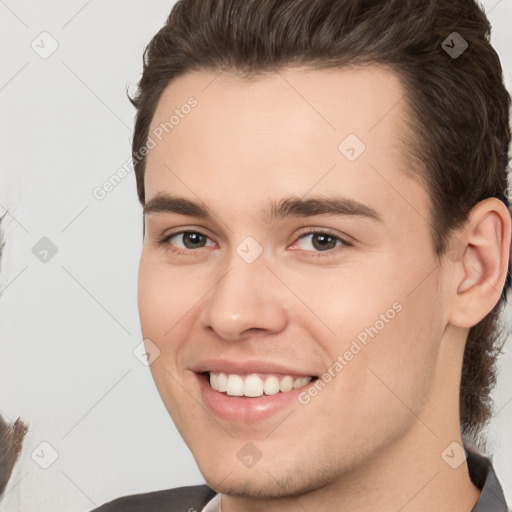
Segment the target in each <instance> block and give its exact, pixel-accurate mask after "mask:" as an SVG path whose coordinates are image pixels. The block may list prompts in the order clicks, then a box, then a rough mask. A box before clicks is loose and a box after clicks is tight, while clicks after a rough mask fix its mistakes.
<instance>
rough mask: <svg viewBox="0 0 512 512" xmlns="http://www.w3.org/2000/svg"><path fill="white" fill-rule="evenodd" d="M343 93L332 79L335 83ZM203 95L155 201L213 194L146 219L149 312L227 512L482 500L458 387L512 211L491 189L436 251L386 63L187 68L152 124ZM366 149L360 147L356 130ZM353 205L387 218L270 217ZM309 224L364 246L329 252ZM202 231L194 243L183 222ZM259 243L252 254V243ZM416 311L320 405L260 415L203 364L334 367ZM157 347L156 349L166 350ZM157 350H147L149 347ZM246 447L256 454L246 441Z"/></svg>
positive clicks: (157, 370)
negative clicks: (298, 207)
mask: <svg viewBox="0 0 512 512" xmlns="http://www.w3.org/2000/svg"><path fill="white" fill-rule="evenodd" d="M334 91H336V93H334ZM190 96H194V97H195V98H196V99H197V101H198V105H197V106H196V108H195V109H194V110H192V111H191V113H190V114H189V115H188V116H186V117H185V118H184V119H181V120H180V123H179V124H178V125H176V126H175V127H174V129H173V130H172V131H169V133H168V134H167V135H165V136H164V137H163V138H162V141H160V142H159V143H158V144H157V145H156V146H155V147H154V148H153V149H152V150H151V151H150V153H149V155H148V159H147V169H146V176H145V187H146V204H147V203H148V202H149V201H150V200H151V199H153V198H154V197H156V196H157V195H158V194H162V193H167V194H173V195H176V196H180V197H183V198H186V199H189V200H191V201H194V202H197V203H199V204H203V205H206V206H208V208H209V209H210V210H211V211H212V218H211V219H204V218H200V217H196V216H187V215H182V214H173V213H148V214H146V215H145V239H144V247H143V251H142V257H141V261H140V272H139V311H140V318H141V324H142V331H143V335H144V338H145V339H148V340H151V343H152V344H154V345H156V346H157V347H158V349H159V350H160V354H159V356H158V357H157V358H156V359H155V360H154V362H153V363H152V364H151V366H150V369H151V372H152V375H153V378H154V380H155V383H156V386H157V388H158V391H159V393H160V396H161V398H162V400H163V402H164V404H165V406H166V408H167V410H168V412H169V413H170V415H171V416H172V418H173V420H174V422H175V423H176V426H177V428H178V429H179V431H180V433H181V435H182V436H183V438H184V440H185V442H186V443H187V445H188V446H189V448H190V449H191V451H192V453H193V455H194V457H195V459H196V461H197V464H198V466H199V469H200V470H201V472H202V474H203V476H204V478H205V479H206V481H207V483H208V484H209V485H210V486H211V487H213V488H214V489H215V490H217V491H218V492H221V493H223V496H222V510H223V512H232V511H235V510H236V511H260V510H265V511H274V510H280V511H282V510H285V511H287V510H290V511H291V510H325V511H330V510H333V511H334V510H343V511H355V510H358V511H361V510H380V511H382V512H386V511H393V512H396V511H397V510H402V511H405V512H411V511H420V510H439V511H444V510H446V511H448V510H450V511H461V512H462V511H466V510H470V509H471V508H472V506H473V505H474V503H475V502H476V500H477V499H478V494H479V493H478V490H477V489H476V488H475V487H474V486H473V485H472V484H471V482H470V480H469V477H468V473H467V466H466V464H465V462H463V463H462V464H461V465H459V466H458V467H457V468H456V469H453V468H452V467H450V465H448V464H447V463H446V462H445V460H443V458H442V456H441V454H442V452H443V450H445V449H446V448H447V447H448V446H449V445H450V444H451V443H453V442H457V443H459V444H460V443H461V439H460V434H459V416H458V415H459V411H458V394H459V381H460V369H461V365H462V355H463V348H464V342H465V339H466V336H467V333H468V330H469V327H471V326H472V325H474V324H476V323H477V322H478V321H479V320H480V319H481V318H483V317H484V316H485V315H486V314H487V312H489V311H490V310H491V309H492V307H493V306H494V305H495V304H496V303H497V301H498V299H499V292H498V291H497V290H501V288H502V285H503V282H504V280H505V276H506V264H507V258H508V247H509V244H510V215H509V213H508V211H507V209H506V207H505V206H504V205H503V204H502V203H500V202H499V201H498V200H494V199H489V200H486V201H483V202H482V203H479V205H477V206H476V207H475V209H474V210H473V212H472V214H471V217H470V219H469V220H468V223H467V225H466V226H465V227H464V229H463V230H460V231H459V232H457V234H456V235H457V239H456V241H457V243H458V244H459V245H460V242H462V244H463V248H464V250H463V251H460V254H459V256H458V257H457V258H455V257H451V258H448V257H443V258H442V260H441V261H439V260H437V259H436V257H435V254H434V251H433V247H432V242H431V236H430V232H429V224H428V220H427V219H428V211H429V196H428V193H427V191H426V190H425V189H424V187H423V185H422V184H421V182H420V181H419V180H418V179H415V178H414V177H413V176H412V175H411V174H410V173H409V169H408V159H407V156H406V155H405V153H404V151H403V150H402V149H401V146H400V144H399V137H403V136H404V134H405V133H406V132H405V125H404V123H403V120H404V119H405V116H407V111H406V106H405V101H404V100H403V90H402V88H401V84H400V82H399V81H398V79H397V78H396V77H395V75H394V74H392V73H391V72H390V71H387V70H384V69H380V68H376V67H368V68H365V69H359V70H356V69H350V70H349V69H345V70H335V71H315V72H310V71H306V70H304V69H298V68H295V69H286V70H282V71H280V72H279V73H272V74H270V75H268V76H266V77H265V78H261V79H258V80H257V81H254V82H252V83H249V82H244V81H241V80H239V79H237V78H236V77H235V76H234V75H231V74H211V73H206V72H204V73H193V74H192V73H189V74H187V75H184V76H182V77H180V78H179V79H177V80H175V81H173V82H172V83H171V84H170V85H169V86H168V87H167V89H166V91H165V92H164V94H163V95H162V97H161V99H160V102H159V104H158V107H157V110H156V113H155V116H154V119H153V122H152V127H151V130H154V129H155V128H156V127H158V125H159V124H160V123H161V122H164V121H166V120H168V119H169V116H170V115H171V114H172V112H173V111H174V110H175V109H176V108H179V107H180V105H183V104H184V103H186V101H187V98H189V97H190ZM350 133H352V134H356V135H357V137H358V138H359V139H360V140H362V141H363V142H364V144H365V146H366V149H365V151H364V152H363V153H362V154H361V155H360V156H359V157H358V158H357V159H356V160H355V161H352V162H351V161H349V160H348V159H347V158H346V157H345V156H344V155H343V154H342V153H341V152H340V151H339V149H338V145H339V144H340V142H342V141H343V140H344V139H345V137H346V136H347V135H348V134H350ZM333 195H338V196H343V197H345V198H349V199H352V200H354V201H358V202H361V203H363V204H364V205H367V206H368V207H371V208H372V209H374V210H375V211H376V212H378V214H379V216H380V217H381V221H376V220H372V219H368V218H365V217H361V216H338V215H337V216H335V215H314V216H302V217H290V218H283V219H281V220H279V221H278V222H277V221H275V220H274V221H270V220H269V219H267V218H266V217H265V215H264V211H265V210H266V209H267V208H268V205H269V202H270V201H277V202H279V201H280V200H282V199H283V198H286V197H289V196H295V197H297V198H302V197H303V198H304V199H308V198H312V197H314V196H315V197H317V196H320V197H331V196H333ZM311 228H313V229H316V230H319V231H320V232H322V229H324V230H327V231H328V233H329V234H331V235H333V236H337V237H340V238H341V239H342V240H347V241H350V242H351V245H344V244H343V243H342V242H337V244H336V246H335V247H334V248H332V249H330V250H328V251H326V250H322V249H321V248H320V249H318V247H317V246H316V248H315V246H314V245H313V243H312V237H311V236H305V237H303V238H300V237H301V236H302V235H306V234H307V233H311ZM187 230H188V231H194V232H199V233H201V234H203V235H205V236H206V237H207V238H206V243H205V244H204V246H203V247H200V248H193V249H190V248H187V247H186V246H184V245H183V241H184V239H183V237H182V236H180V235H176V236H175V237H173V238H172V239H169V240H167V241H166V242H163V243H160V240H161V239H162V238H163V237H164V235H166V236H169V235H170V234H177V233H179V232H180V231H187ZM247 236H251V237H253V238H254V239H255V240H256V241H257V242H258V243H259V244H260V246H261V248H262V249H263V252H262V254H261V255H260V256H259V257H258V258H257V259H256V260H255V261H254V262H252V263H250V264H249V263H247V262H246V261H244V259H243V258H241V257H240V255H239V254H238V253H237V251H236V248H237V246H238V245H239V244H240V243H241V242H242V241H243V240H244V239H245V237H247ZM395 303H399V305H400V306H401V311H400V312H399V313H397V314H396V315H395V316H394V318H393V319H392V320H390V321H389V322H388V323H386V324H385V327H384V328H382V329H380V330H379V332H378V334H377V335H376V336H375V337H374V338H371V339H369V341H368V344H367V346H365V347H364V348H363V349H362V350H361V351H360V352H359V353H358V354H357V355H355V356H354V357H353V358H352V359H351V360H350V361H349V362H348V364H347V365H346V366H345V367H344V368H343V370H342V371H340V372H338V373H336V376H335V377H334V378H332V379H331V380H330V382H328V383H327V384H326V386H325V387H324V388H323V389H322V390H321V392H319V393H318V395H317V396H315V397H314V398H313V399H311V401H310V402H309V403H308V404H307V405H303V404H300V403H298V402H297V401H294V402H293V404H291V405H289V406H287V407H285V408H284V409H282V410H280V411H277V412H276V413H275V414H272V415H270V416H269V417H267V418H265V419H264V420H262V421H256V422H246V421H243V419H241V420H240V421H227V420H225V419H222V418H219V417H217V416H215V415H214V414H213V413H212V412H211V411H210V410H209V409H208V408H207V407H206V406H205V404H204V402H203V400H202V396H201V393H200V390H199V384H198V379H197V376H196V374H195V373H194V372H193V371H192V368H195V366H196V365H197V364H198V363H199V362H200V361H203V360H205V359H211V358H224V359H230V360H235V361H251V360H255V359H257V360H259V361H270V362H273V363H276V364H282V365H285V366H287V367H288V368H294V369H296V370H297V373H301V374H304V375H317V376H321V375H322V374H323V373H324V372H325V371H326V370H327V369H328V368H330V367H332V366H333V363H334V362H335V361H336V360H337V358H338V356H339V355H340V354H341V355H342V354H344V353H345V351H346V350H348V349H349V348H350V346H351V343H352V341H353V340H354V339H355V338H356V337H357V335H358V334H359V333H361V332H362V331H363V330H364V329H365V328H366V327H369V326H372V325H375V323H376V321H377V320H378V319H379V318H381V317H380V315H381V314H385V312H386V311H387V310H388V309H389V308H392V305H393V304H395ZM154 345H153V346H154ZM147 346H148V347H149V346H150V345H149V344H148V345H147ZM248 442H251V443H253V445H254V446H255V447H256V448H257V449H258V451H259V453H260V454H261V458H260V459H259V460H258V462H257V463H256V464H255V465H253V466H252V467H246V466H245V465H244V464H243V463H242V462H241V460H240V459H239V457H237V453H238V452H239V450H241V449H242V448H243V447H244V446H245V445H246V443H248Z"/></svg>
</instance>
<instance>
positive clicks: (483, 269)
mask: <svg viewBox="0 0 512 512" xmlns="http://www.w3.org/2000/svg"><path fill="white" fill-rule="evenodd" d="M510 238H511V215H510V212H509V210H508V208H507V207H506V205H505V204H504V203H503V202H502V201H500V200H499V199H497V198H495V197H490V198H488V199H484V200H483V201H481V202H479V203H478V204H477V205H476V206H474V208H473V209H472V210H471V213H470V215H469V218H468V220H467V222H466V224H465V226H464V228H462V230H460V231H459V232H458V233H457V235H456V237H454V242H455V244H456V245H458V246H459V247H458V250H456V251H455V252H454V251H451V253H449V254H451V255H452V256H453V255H455V254H457V256H456V257H454V258H453V260H452V261H453V265H454V266H455V268H454V270H453V276H454V279H453V281H452V289H451V290H450V292H451V296H452V300H451V301H450V305H451V306H450V320H449V321H450V323H451V324H452V325H454V326H457V327H464V328H470V327H473V326H474V325H476V324H477V323H478V322H480V320H482V318H484V317H485V316H486V315H487V314H488V313H489V312H490V311H491V310H492V309H493V308H494V306H495V305H496V304H497V303H498V301H499V299H500V296H501V292H502V290H503V286H504V284H505V279H506V278H507V272H508V265H509V258H510Z"/></svg>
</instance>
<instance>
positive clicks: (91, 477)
mask: <svg viewBox="0 0 512 512" xmlns="http://www.w3.org/2000/svg"><path fill="white" fill-rule="evenodd" d="M173 3H174V2H173V1H172V0H153V1H152V2H144V1H142V0H130V1H126V0H125V1H117V0H101V1H100V0H89V1H84V0H72V1H70V0H68V1H64V0H61V1H51V2H50V1H26V0H25V1H23V0H20V1H16V0H0V38H1V45H0V51H1V67H0V73H1V75H0V108H1V116H0V121H1V138H0V140H1V146H0V165H1V180H0V205H1V206H0V214H1V213H3V212H5V211H6V210H7V209H8V210H9V213H8V215H7V217H6V220H5V227H6V230H7V233H6V241H7V248H6V253H5V257H4V261H3V266H2V267H3V269H2V275H1V286H2V290H3V296H2V299H1V304H0V306H1V307H0V316H1V320H0V322H1V323H0V329H1V331H0V340H1V341H0V343H1V350H0V357H1V359H0V398H1V401H0V404H1V405H0V409H1V412H2V413H3V414H4V416H6V417H7V418H9V419H11V420H14V419H15V418H16V417H18V416H21V417H22V418H23V419H24V420H25V421H26V422H27V423H28V424H29V428H30V430H29V433H28V437H27V438H26V441H25V444H24V448H23V452H22V456H21V459H20V463H19V464H18V465H17V466H16V468H15V471H14V473H13V476H12V479H11V481H10V483H9V486H8V488H7V491H6V495H5V499H4V501H3V502H2V504H1V505H0V508H1V510H3V511H6V512H15V511H16V512H18V511H23V512H40V511H50V510H51V511H52V512H64V511H66V512H68V511H69V510H75V511H88V510H90V509H91V508H93V507H94V506H96V505H99V504H101V503H104V502H105V501H108V500H110V499H113V498H115V497H118V496H121V495H126V494H132V493H136V492H146V491H151V490H157V489H164V488H170V487H175V486H180V485H189V484H196V483H201V482H202V477H201V475H200V473H199V471H198V470H197V468H196V466H195V463H194V460H193V458H192V456H191V455H190V453H189V452H188V449H187V448H186V446H185V445H184V443H183V442H182V440H181V438H180V436H179V435H178V433H177V431H176V429H175V428H174V426H173V423H172V421H171V420H170V418H169V417H168V415H167V412H166V411H165V408H164V406H163V404H162V403H161V401H160V398H159V396H158V393H157V391H156V388H155V386H154V384H153V381H152V378H151V375H150V372H149V369H148V368H147V367H146V366H144V365H143V364H141V363H140V362H139V360H138V359H137V358H136V357H135V356H134V354H133V350H134V349H135V347H136V346H138V345H139V344H140V343H141V341H142V337H141V333H140V327H139V320H138V312H137V304H136V288H137V264H138V258H139V254H140V250H141V240H142V223H141V209H140V207H139V205H138V202H137V199H136V188H135V179H134V176H133V172H130V174H129V175H128V176H127V177H126V178H125V179H124V180H123V181H122V182H121V183H120V184H119V185H118V186H117V187H116V188H115V189H114V190H113V191H112V192H110V193H109V194H108V195H107V197H106V198H105V199H103V200H101V201H100V200H97V199H95V197H94V196H93V190H94V189H95V187H97V186H101V185H102V184H103V183H104V182H105V181H106V180H108V179H109V177H110V176H111V175H112V174H114V173H115V172H116V171H117V170H118V169H119V168H121V167H122V166H123V165H125V163H126V161H127V159H128V157H129V155H130V137H131V128H132V121H133V115H134V110H133V109H132V107H131V105H130V104H129V102H128V100H127V98H126V96H125V89H126V87H127V86H130V84H132V85H131V90H132V91H133V90H134V89H133V85H134V84H135V82H136V80H137V78H138V72H140V69H141V64H142V52H143V49H144V47H145V45H146V44H147V43H148V42H149V40H150V38H151V36H152V35H153V34H154V33H155V32H156V31H157V30H158V29H159V28H160V27H161V25H162V24H163V23H164V21H165V19H166V17H167V15H168V13H169V11H170V9H171V7H172V5H173ZM483 4H484V6H485V7H486V9H487V11H488V13H489V17H490V20H491V23H492V24H493V28H494V33H493V43H494V45H495V47H496V49H497V50H498V52H499V53H500V56H501V58H502V64H503V66H504V68H505V74H506V82H507V86H508V88H509V90H511V84H512V76H511V70H512V35H511V34H510V32H509V31H508V29H509V27H510V26H511V24H512V4H511V1H510V0H501V1H498V0H489V1H485V2H484V3H483ZM44 31H46V32H48V33H49V34H50V36H48V35H42V36H41V35H40V34H41V33H42V32H44ZM507 32H508V34H507ZM33 41H35V42H34V43H32V42H33ZM54 41H56V42H57V43H58V45H59V46H58V48H57V49H56V51H55V52H54V53H53V54H52V55H50V56H49V57H48V58H42V57H41V56H40V54H43V56H45V57H46V55H45V54H44V52H49V51H50V50H51V49H52V44H53V45H55V44H56V43H55V42H54ZM32 44H34V46H35V48H36V49H37V51H38V52H39V54H38V53H36V51H35V50H34V49H33V48H32V47H31V45H32ZM43 237H47V238H49V239H50V240H51V241H52V243H53V244H55V246H56V248H57V253H56V254H55V255H54V256H53V257H51V258H50V256H51V253H49V255H48V257H47V258H48V260H49V261H47V262H46V263H44V262H41V261H40V260H39V259H38V258H36V256H35V255H34V254H33V253H32V248H33V246H34V245H35V244H36V243H37V242H38V241H39V240H40V239H41V238H43ZM509 302H510V304H512V301H511V300H509ZM511 313H512V307H511V306H507V310H506V322H507V324H508V323H509V318H510V317H511V316H512V315H511ZM511 351H512V342H510V340H509V341H508V342H507V346H506V347H505V355H504V356H503V357H502V358H501V359H500V381H499V385H498V387H497V389H496V391H495V393H494V398H495V401H496V410H497V411H499V413H498V414H497V416H496V417H495V419H494V421H493V422H492V425H491V427H490V429H489V434H488V435H489V438H490V442H489V449H490V451H491V452H494V453H495V456H494V461H495V467H496V470H497V472H498V475H499V478H500V480H501V482H502V484H503V487H504V488H505V491H506V494H507V497H508V500H509V501H511V502H512V462H511V460H512V439H511V437H512V436H511V430H512V428H511V426H512V387H511V386H510V384H511V382H512V378H511V377H512V371H511V366H512V364H511V363H512V354H511ZM41 443H44V444H41ZM46 443H48V444H46ZM56 454H58V457H57V458H56V460H55V461H53V463H51V462H52V460H53V459H52V457H55V455H56ZM50 463H51V465H49V467H48V468H47V469H43V468H42V467H41V465H48V464H50Z"/></svg>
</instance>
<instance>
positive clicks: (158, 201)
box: [144, 193, 382, 222]
mask: <svg viewBox="0 0 512 512" xmlns="http://www.w3.org/2000/svg"><path fill="white" fill-rule="evenodd" d="M158 213H175V214H179V215H187V216H191V217H199V218H203V219H213V217H214V215H213V213H212V212H211V210H210V209H209V208H208V207H207V206H206V205H205V204H204V203H203V204H199V203H195V202H194V201H190V200H189V199H185V198H183V197H177V196H173V195H169V194H164V193H159V194H157V195H156V196H155V197H153V198H152V199H150V200H149V201H148V202H147V203H146V204H145V205H144V215H149V214H158ZM264 215H265V217H266V218H267V219H268V220H269V221H270V222H276V221H279V220H282V219H284V218H287V217H309V216H313V215H339V216H350V217H362V218H366V219H369V220H372V221H377V222H382V218H381V216H380V215H379V213H378V212H377V211H376V210H374V209H373V208H371V207H369V206H367V205H365V204H363V203H360V202H359V201H355V200H353V199H349V198H346V197H340V196H334V197H332V196H329V197H325V196H312V197H310V198H308V199H304V198H301V197H297V196H291V197H287V198H284V199H282V200H280V201H272V202H271V203H270V207H269V209H268V210H266V211H265V212H264Z"/></svg>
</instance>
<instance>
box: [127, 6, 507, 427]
mask: <svg viewBox="0 0 512 512" xmlns="http://www.w3.org/2000/svg"><path fill="white" fill-rule="evenodd" d="M490 31H491V26H490V23H489V21H488V19H487V17H486V15H485V12H484V10H483V8H482V7H481V6H480V5H479V4H477V3H476V2H475V1H474V0H408V1H405V0H371V1H369V0H343V1H342V0H180V1H178V2H177V3H176V5H175V6H174V7H173V9H172V11H171V13H170V15H169V18H168V19H167V22H166V24H165V26H164V27H163V28H162V29H161V30H160V31H159V32H158V33H157V34H156V35H155V36H154V37H153V39H152V40H151V42H150V43H149V45H148V47H147V48H146V51H145V52H144V69H143V74H142V77H141V79H140V81H139V84H138V91H137V94H136V95H135V97H134V98H133V99H131V101H132V103H133V105H134V106H135V107H136V109H137V115H136V120H135V131H134V135H133V144H132V157H133V161H134V168H135V174H136V180H137V190H138V196H139V200H140V202H141V203H142V204H144V200H145V194H144V171H145V156H142V155H141V152H140V150H141V148H143V147H145V146H146V144H147V141H148V136H149V128H150V123H151V121H152V118H153V115H154V113H155V110H156V106H157V103H158V101H159V99H160V96H161V94H162V92H163V91H164V89H165V88H166V86H167V85H168V84H169V83H170V82H171V81H172V80H173V79H175V78H177V77H179V76H181V75H183V74H185V73H187V72H188V71H194V70H205V71H212V72H220V71H227V72H232V73H237V74H239V75H240V76H241V77H243V78H247V79H251V78H254V77H256V78H257V77H258V76H260V75H263V74H264V73H267V72H269V73H270V72H272V71H277V70H279V69H283V68H285V67H291V66H305V67H310V68H312V69H327V68H336V67H338V68H341V67H346V66H348V65H363V66H364V65H372V64H374V65H380V66H385V67H388V68H390V69H391V70H392V71H393V72H394V73H395V74H396V75H397V76H398V77H399V79H400V80H401V83H402V85H403V86H404V90H405V101H406V104H407V108H408V112H409V113H410V116H409V117H410V119H408V120H407V121H408V123H409V127H410V128H411V130H410V137H409V142H408V143H407V144H406V146H407V155H408V157H409V158H410V161H411V168H413V169H414V170H415V172H416V174H417V175H418V176H419V178H420V179H421V180H422V181H423V183H424V184H425V187H426V189H427V191H428V192H429V197H430V199H431V211H430V224H431V233H432V242H433V247H434V249H435V253H436V255H437V256H438V257H440V256H442V255H443V254H445V253H446V251H447V250H449V245H450V242H449V240H450V235H452V234H453V231H454V230H455V229H457V228H460V227H462V226H463V225H464V223H465V222H466V221H467V219H468V215H469V213H470V211H471V209H472V208H473V206H475V205H476V204H477V203H478V202H479V201H481V200H483V199H485V198H488V197H496V198H498V199H500V200H501V201H503V202H504V203H505V204H506V205H507V207H508V206H509V205H508V200H507V195H506V190H507V172H506V169H507V166H508V161H509V160H508V148H509V144H510V127H509V108H510V95H509V94H508V92H507V90H506V88H505V86H504V84H503V72H502V68H501V64H500V60H499V57H498V55H497V53H496V51H495V50H494V49H493V47H492V45H491V44H490ZM454 32H457V34H458V35H460V36H461V37H462V38H463V40H464V41H465V42H466V43H467V45H468V47H467V49H466V50H465V51H464V52H463V53H462V54H460V55H458V56H456V57H455V56H454V55H453V54H452V55H450V54H449V52H448V51H445V50H444V49H443V44H442V43H443V41H445V40H447V38H449V37H452V39H451V40H450V39H448V41H449V46H453V45H454V43H453V37H458V36H457V35H455V36H454V34H453V33H454ZM459 41H460V39H459ZM509 275H510V273H509ZM508 285H509V276H508V277H507V282H506V284H505V287H504V289H503V291H502V293H501V297H500V300H499V301H498V302H497V304H496V306H495V307H494V308H493V310H492V311H491V312H490V313H489V314H488V315H487V316H486V317H485V318H484V319H483V320H482V321H480V322H479V323H478V324H477V325H475V326H474V327H472V328H471V329H470V331H469V336H468V339H467V343H466V348H465V353H464V362H463V368H462V379H461V387H460V420H461V429H462V432H463V433H464V434H466V435H473V436H474V437H476V434H478V433H479V431H480V430H481V428H482V427H483V426H484V425H485V424H486V422H487V421H488V419H489V418H490V416H491V406H492V401H491V399H490V396H489V394H490V391H491V389H492V388H493V386H494V384H495V380H496V368H495V362H496V358H497V355H498V354H499V353H500V351H501V346H499V342H500V338H501V337H502V333H500V332H499V326H498V320H499V312H500V310H501V307H502V306H503V305H504V303H505V290H506V288H507V287H508Z"/></svg>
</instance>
